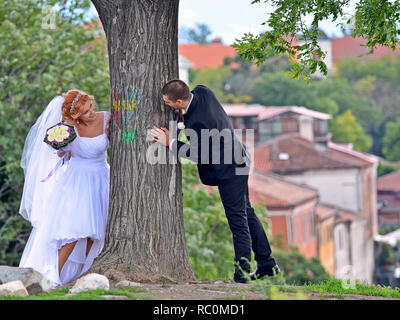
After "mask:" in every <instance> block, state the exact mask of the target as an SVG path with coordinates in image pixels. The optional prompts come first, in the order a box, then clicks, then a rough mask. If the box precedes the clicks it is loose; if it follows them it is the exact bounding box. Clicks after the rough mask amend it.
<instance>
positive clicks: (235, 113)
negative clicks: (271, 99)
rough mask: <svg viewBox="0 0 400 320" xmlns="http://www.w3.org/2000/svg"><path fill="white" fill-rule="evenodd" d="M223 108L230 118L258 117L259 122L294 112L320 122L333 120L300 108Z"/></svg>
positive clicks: (231, 105) (259, 106) (248, 106)
mask: <svg viewBox="0 0 400 320" xmlns="http://www.w3.org/2000/svg"><path fill="white" fill-rule="evenodd" d="M222 107H223V108H224V110H225V112H226V114H227V115H228V116H232V117H240V116H257V120H258V121H262V120H265V119H270V118H273V117H275V116H277V115H279V114H283V113H286V112H294V113H298V114H302V115H306V116H309V117H312V118H316V119H320V120H328V119H331V118H332V116H331V115H330V114H327V113H322V112H318V111H314V110H310V109H307V108H304V107H298V106H284V107H264V106H261V105H257V106H253V105H247V104H223V105H222Z"/></svg>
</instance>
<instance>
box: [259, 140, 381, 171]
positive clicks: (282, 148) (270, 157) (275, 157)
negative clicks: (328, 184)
mask: <svg viewBox="0 0 400 320" xmlns="http://www.w3.org/2000/svg"><path fill="white" fill-rule="evenodd" d="M344 149H345V148H344ZM282 153H283V154H285V153H286V154H288V155H289V159H287V160H280V159H279V154H282ZM373 163H374V162H373V161H372V160H368V159H366V158H365V157H364V154H361V153H360V152H356V151H354V150H348V151H346V150H342V149H340V148H332V147H331V145H330V144H328V147H327V148H326V150H321V149H320V148H319V147H318V146H317V144H316V143H315V142H313V141H310V140H307V139H305V138H302V137H301V136H300V135H299V134H285V135H281V136H278V137H276V138H273V139H271V140H269V141H267V142H266V143H264V144H263V145H260V146H259V147H256V149H255V152H254V168H255V169H257V170H260V171H262V172H269V171H273V172H275V173H288V172H302V171H305V170H318V169H347V168H361V167H365V166H370V165H372V164H373Z"/></svg>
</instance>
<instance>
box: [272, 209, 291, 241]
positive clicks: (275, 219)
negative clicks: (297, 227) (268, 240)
mask: <svg viewBox="0 0 400 320" xmlns="http://www.w3.org/2000/svg"><path fill="white" fill-rule="evenodd" d="M268 214H270V217H269V218H268V220H269V226H270V228H271V229H270V230H271V232H270V234H271V235H272V236H273V237H274V236H277V235H278V234H281V235H282V238H281V240H282V242H283V244H284V246H285V248H287V249H288V248H289V238H288V225H287V216H286V215H271V211H270V210H268Z"/></svg>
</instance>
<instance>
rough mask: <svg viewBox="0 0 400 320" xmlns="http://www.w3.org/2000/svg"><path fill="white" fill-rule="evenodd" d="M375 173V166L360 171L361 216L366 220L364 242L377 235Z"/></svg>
mask: <svg viewBox="0 0 400 320" xmlns="http://www.w3.org/2000/svg"><path fill="white" fill-rule="evenodd" d="M376 172H377V168H376V165H373V166H370V167H366V168H363V169H362V170H361V206H362V214H363V216H364V217H365V218H366V219H367V225H366V233H365V240H368V239H371V238H372V237H373V236H374V235H376V234H378V212H377V208H376V204H377V198H378V195H377V186H376V184H377V177H376Z"/></svg>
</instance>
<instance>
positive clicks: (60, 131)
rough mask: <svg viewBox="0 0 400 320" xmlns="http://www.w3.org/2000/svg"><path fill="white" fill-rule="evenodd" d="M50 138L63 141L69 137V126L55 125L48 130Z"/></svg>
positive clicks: (50, 139)
mask: <svg viewBox="0 0 400 320" xmlns="http://www.w3.org/2000/svg"><path fill="white" fill-rule="evenodd" d="M48 135H49V137H48V139H49V141H57V142H62V141H63V140H64V139H66V138H68V137H69V132H68V127H67V126H59V127H54V128H52V129H50V130H49V131H48Z"/></svg>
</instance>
